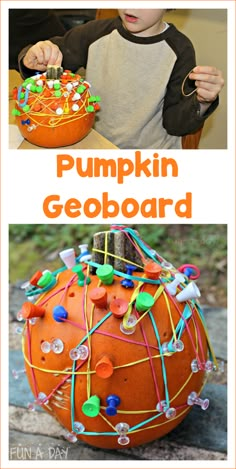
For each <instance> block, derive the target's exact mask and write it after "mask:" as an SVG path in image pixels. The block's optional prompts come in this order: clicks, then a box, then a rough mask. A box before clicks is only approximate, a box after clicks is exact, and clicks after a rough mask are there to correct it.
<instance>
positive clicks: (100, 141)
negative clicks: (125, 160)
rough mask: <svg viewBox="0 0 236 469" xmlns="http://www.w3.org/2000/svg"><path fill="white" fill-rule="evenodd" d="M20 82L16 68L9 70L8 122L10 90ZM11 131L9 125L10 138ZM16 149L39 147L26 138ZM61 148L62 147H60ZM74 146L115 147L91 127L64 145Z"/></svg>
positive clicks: (11, 118)
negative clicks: (80, 137)
mask: <svg viewBox="0 0 236 469" xmlns="http://www.w3.org/2000/svg"><path fill="white" fill-rule="evenodd" d="M21 84H22V78H21V76H20V74H19V73H18V72H17V71H16V70H9V124H11V125H12V124H13V125H14V124H15V118H14V116H13V115H12V109H13V108H14V107H15V102H14V100H13V98H12V90H13V88H14V87H15V86H17V87H18V86H20V85H21ZM11 133H12V127H11V126H10V138H11ZM16 148H18V149H28V150H32V149H34V150H40V149H42V148H41V147H38V146H36V145H32V143H30V142H28V141H27V140H23V142H22V143H21V144H20V145H19V146H18V147H16ZM61 148H63V147H61ZM65 148H67V149H69V148H75V149H97V150H99V149H113V150H115V149H117V147H116V146H115V145H113V143H111V142H110V141H109V140H107V139H106V138H105V137H103V136H102V135H100V134H99V133H98V132H97V131H96V130H94V129H91V131H90V132H89V134H88V135H87V136H86V137H85V138H83V140H81V141H80V142H77V143H75V144H74V145H70V146H67V147H65Z"/></svg>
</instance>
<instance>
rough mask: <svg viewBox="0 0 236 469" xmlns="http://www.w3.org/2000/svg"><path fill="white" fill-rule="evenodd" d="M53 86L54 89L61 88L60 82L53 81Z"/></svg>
mask: <svg viewBox="0 0 236 469" xmlns="http://www.w3.org/2000/svg"><path fill="white" fill-rule="evenodd" d="M53 88H54V90H59V89H60V88H61V85H60V83H54V85H53Z"/></svg>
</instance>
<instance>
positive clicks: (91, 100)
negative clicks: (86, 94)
mask: <svg viewBox="0 0 236 469" xmlns="http://www.w3.org/2000/svg"><path fill="white" fill-rule="evenodd" d="M100 101H101V98H100V96H90V98H89V99H88V102H89V103H98V102H100Z"/></svg>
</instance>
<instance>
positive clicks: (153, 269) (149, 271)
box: [144, 261, 162, 280]
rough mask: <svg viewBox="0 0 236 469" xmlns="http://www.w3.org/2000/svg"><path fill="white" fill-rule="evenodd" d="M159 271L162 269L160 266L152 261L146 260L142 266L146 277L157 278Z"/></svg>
mask: <svg viewBox="0 0 236 469" xmlns="http://www.w3.org/2000/svg"><path fill="white" fill-rule="evenodd" d="M161 271H162V268H161V266H160V265H159V264H157V263H156V262H153V261H151V262H148V263H147V264H146V265H145V266H144V272H145V274H146V276H147V278H150V279H152V280H157V279H158V278H159V277H160V273H161Z"/></svg>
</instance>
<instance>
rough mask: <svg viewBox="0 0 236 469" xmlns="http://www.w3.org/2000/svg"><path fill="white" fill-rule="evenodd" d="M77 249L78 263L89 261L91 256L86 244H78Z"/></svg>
mask: <svg viewBox="0 0 236 469" xmlns="http://www.w3.org/2000/svg"><path fill="white" fill-rule="evenodd" d="M79 249H80V255H79V261H80V262H85V261H91V259H92V255H91V254H90V252H89V250H88V244H80V245H79Z"/></svg>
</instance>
